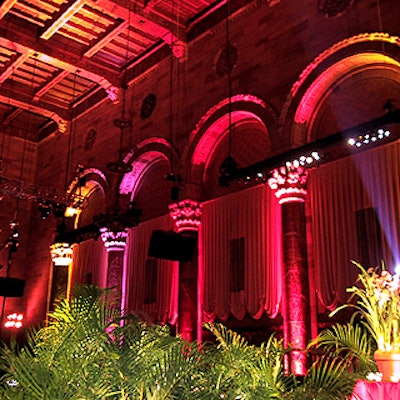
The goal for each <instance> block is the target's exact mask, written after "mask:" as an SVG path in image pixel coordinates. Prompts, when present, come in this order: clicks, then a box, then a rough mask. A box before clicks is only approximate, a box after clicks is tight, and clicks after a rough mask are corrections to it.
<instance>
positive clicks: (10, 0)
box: [0, 0, 18, 19]
mask: <svg viewBox="0 0 400 400" xmlns="http://www.w3.org/2000/svg"><path fill="white" fill-rule="evenodd" d="M17 1H18V0H5V1H3V3H2V4H1V6H0V19H2V18H3V17H4V16H5V15H6V14H7V13H8V12H9V11H10V10H11V9H12V8H13V7H14V4H15V3H16V2H17Z"/></svg>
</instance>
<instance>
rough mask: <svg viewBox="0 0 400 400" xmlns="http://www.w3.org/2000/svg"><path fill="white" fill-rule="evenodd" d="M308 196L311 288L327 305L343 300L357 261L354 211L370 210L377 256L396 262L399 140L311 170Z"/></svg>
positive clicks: (399, 213) (399, 225)
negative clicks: (377, 230)
mask: <svg viewBox="0 0 400 400" xmlns="http://www.w3.org/2000/svg"><path fill="white" fill-rule="evenodd" d="M308 189H309V197H308V199H309V200H308V201H310V207H311V217H312V220H311V229H312V237H313V239H312V240H313V255H314V263H315V273H316V276H315V283H316V290H317V294H318V296H319V299H320V301H321V303H322V304H323V305H324V306H325V307H327V308H329V309H332V308H334V307H336V305H337V304H338V303H339V302H345V301H347V300H348V293H346V287H348V286H351V285H352V284H353V283H354V281H355V279H356V277H357V269H356V267H355V266H353V264H351V260H355V261H358V259H359V257H360V254H359V251H358V248H359V245H362V244H359V243H358V240H357V224H356V217H355V213H356V211H358V210H362V209H365V208H371V207H372V208H374V209H375V210H376V214H377V216H378V219H379V222H380V226H381V228H382V235H383V237H382V244H383V245H382V255H381V257H382V260H383V261H384V262H385V263H387V265H388V267H394V265H395V264H396V263H399V262H400V247H399V246H400V245H399V240H400V239H399V238H400V211H399V204H400V142H399V141H397V142H394V143H390V144H387V145H385V146H382V147H379V148H377V149H371V150H368V151H365V152H362V153H360V154H357V155H354V156H351V157H347V158H345V159H341V160H338V161H335V162H331V163H329V164H325V165H323V166H321V167H319V168H318V169H316V170H314V171H312V172H311V173H310V178H309V187H308Z"/></svg>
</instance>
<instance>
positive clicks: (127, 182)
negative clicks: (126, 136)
mask: <svg viewBox="0 0 400 400" xmlns="http://www.w3.org/2000/svg"><path fill="white" fill-rule="evenodd" d="M178 161H179V153H178V152H177V150H176V149H175V148H174V146H173V145H172V144H171V143H170V142H169V141H168V140H166V139H164V138H161V137H152V138H149V139H146V140H144V141H142V142H141V143H139V144H138V145H137V146H135V147H134V148H133V149H132V150H131V151H130V152H129V153H128V154H127V156H126V157H125V162H126V163H128V164H130V165H131V166H132V171H131V172H129V173H127V174H125V175H124V177H123V178H122V181H121V184H120V187H119V190H120V193H121V194H125V195H129V197H130V199H131V201H132V202H134V203H135V205H136V204H137V206H138V207H139V208H141V209H142V210H143V214H144V215H143V218H144V219H148V218H151V217H155V216H156V214H157V210H160V213H161V214H162V212H161V210H162V211H165V213H167V212H168V208H167V205H168V203H169V194H170V187H169V183H168V182H167V181H166V179H165V176H166V174H167V173H170V172H171V171H172V170H173V167H174V166H175V165H177V163H178ZM145 177H146V179H144V178H145ZM151 196H152V198H151ZM148 197H150V198H151V199H149V200H148V201H147V200H146V199H148Z"/></svg>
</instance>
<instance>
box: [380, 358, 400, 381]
mask: <svg viewBox="0 0 400 400" xmlns="http://www.w3.org/2000/svg"><path fill="white" fill-rule="evenodd" d="M374 358H375V362H376V365H377V367H378V371H379V372H380V373H381V374H382V380H383V381H398V380H399V379H400V353H391V352H385V351H380V350H377V351H376V352H375V353H374Z"/></svg>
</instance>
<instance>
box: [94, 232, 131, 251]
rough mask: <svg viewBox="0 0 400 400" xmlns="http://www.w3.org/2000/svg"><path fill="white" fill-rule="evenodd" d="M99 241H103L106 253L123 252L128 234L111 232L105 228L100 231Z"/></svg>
mask: <svg viewBox="0 0 400 400" xmlns="http://www.w3.org/2000/svg"><path fill="white" fill-rule="evenodd" d="M100 232H101V233H100V234H101V239H102V240H103V243H104V246H105V248H106V250H107V252H110V251H124V250H125V246H126V238H127V237H128V232H126V231H121V232H113V231H109V230H108V229H107V228H101V229H100Z"/></svg>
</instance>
